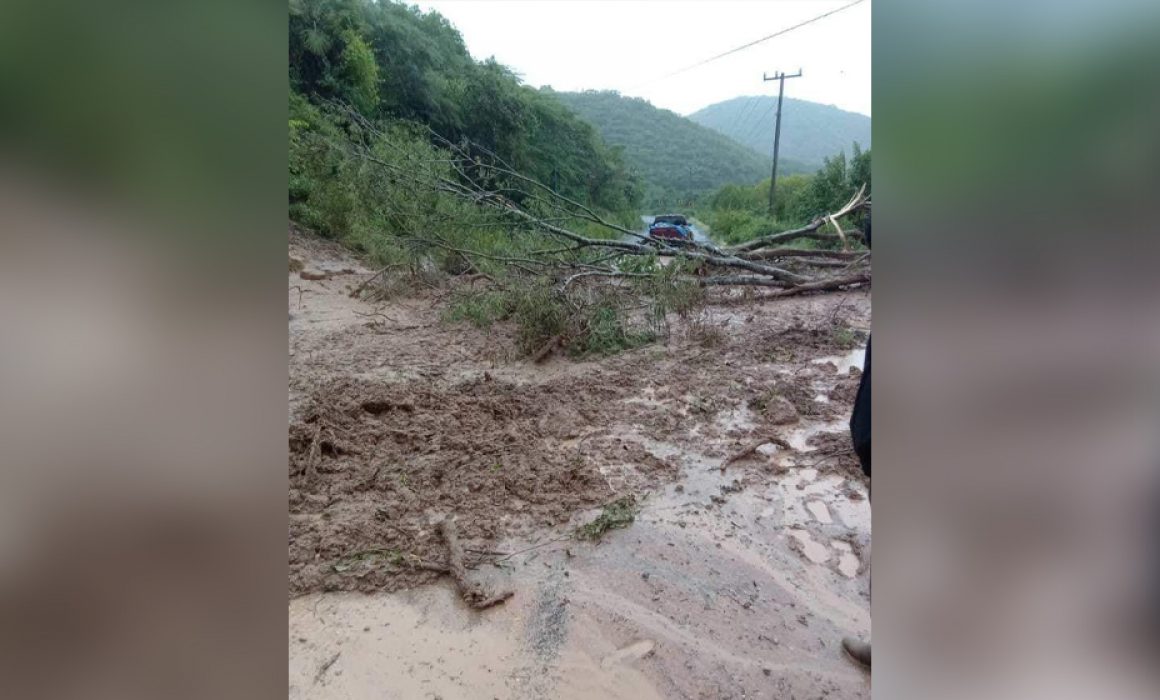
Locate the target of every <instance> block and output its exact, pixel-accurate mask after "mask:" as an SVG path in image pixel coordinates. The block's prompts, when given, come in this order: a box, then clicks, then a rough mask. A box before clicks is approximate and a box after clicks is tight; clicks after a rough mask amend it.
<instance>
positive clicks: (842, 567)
mask: <svg viewBox="0 0 1160 700" xmlns="http://www.w3.org/2000/svg"><path fill="white" fill-rule="evenodd" d="M830 546H832V547H833V548H834V549H836V550H838V571H840V572H841V573H842V575H843V576H845V577H846V578H854V577H855V576H857V575H858V566H859V564H860V562H859V561H858V557H857V556H855V555H854V549H853V547H851V546H850V543H849V542H843V541H842V540H830Z"/></svg>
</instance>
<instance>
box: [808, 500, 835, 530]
mask: <svg viewBox="0 0 1160 700" xmlns="http://www.w3.org/2000/svg"><path fill="white" fill-rule="evenodd" d="M806 508H808V509H809V511H810V513H811V514H812V515H813V516H814V518H816V519H817V521H818V522H819V523H823V524H826V525H829V524H830V523H832V522H834V519H833V518H831V517H830V509H829V508H826V504H825V503H822V502H821V501H810V502H808V503H806Z"/></svg>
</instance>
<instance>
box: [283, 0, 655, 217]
mask: <svg viewBox="0 0 1160 700" xmlns="http://www.w3.org/2000/svg"><path fill="white" fill-rule="evenodd" d="M289 30H290V46H289V49H290V51H289V59H290V60H289V73H290V88H291V127H292V129H298V130H300V131H302V130H305V131H306V132H310V133H318V132H320V131H321V130H322V129H323V127H324V125H323V124H321V122H323V121H325V119H323V118H322V117H321V116H319V115H317V114H316V113H315V110H314V108H313V105H317V104H325V103H327V102H328V101H338V102H341V103H346V104H349V105H352V106H353V107H354V108H356V109H357V110H358V111H359V112H361V113H362V114H363V115H364V116H366V117H367V118H369V119H371V120H374V121H375V122H377V123H379V124H382V125H384V126H386V125H392V124H395V125H401V124H404V123H405V124H410V125H418V126H419V130H420V132H422V131H423V130H425V129H431V130H432V131H434V132H436V133H438V134H439V135H441V136H442V137H445V138H447V139H449V140H450V141H453V142H467V141H470V142H471V143H472V144H475V146H473V148H475V147H478V148H479V149H480V152H481V153H482V152H484V151H483V150H482V149H486V152H488V153H494V154H497V155H498V156H499V157H500V158H502V159H503V160H504V162H505V163H508V164H511V165H512V167H514V168H516V169H517V170H519V171H520V172H522V173H524V174H527V175H530V176H531V177H534V178H536V179H538V180H541V181H543V182H552V183H554V184H555V185H556V187H557V189H558V190H559V191H560V192H562V193H563V194H565V195H566V196H568V197H570V198H572V199H576V200H578V201H582V202H585V203H587V204H590V205H593V206H596V207H598V208H600V209H603V210H605V211H613V212H625V211H629V210H635V209H636V208H637V207H638V206H639V200H640V194H641V193H640V190H639V182H638V181H637V180H636V178H634V177H632V176H631V175H630V174H629V173H628V170H627V168H626V167H625V164H624V163H623V162H622V160H621V157H620V154H619V153H617V151H616V150H615V149H612V148H609V147H608V146H606V145H605V143H604V141H603V140H602V139H601V138H600V135H599V133H598V132H597V131H596V129H594V128H593V127H592V125H590V124H588V123H587V122H585V121H583V120H582V119H579V118H577V117H576V115H575V114H573V113H572V112H571V111H570V110H569V109H567V108H566V107H564V106H563V105H562V104H560V102H559V101H557V100H556V99H555V98H553V97H552V96H551V95H548V94H545V93H543V92H541V91H539V90H536V89H533V88H531V87H528V86H526V85H523V84H522V83H521V82H520V80H519V79H518V78H517V77H516V75H515V74H514V73H513V72H512V71H511V70H510V69H508V68H506V67H504V66H502V65H500V64H498V63H496V62H495V61H493V60H486V61H476V60H474V59H473V58H472V56H471V55H470V54H469V53H468V51H467V48H466V46H465V45H464V42H463V37H462V36H461V35H460V34H459V32H458V31H457V30H456V29H455V28H454V27H453V26H452V25H451V24H450V23H449V22H448V21H447V19H446V18H444V17H443V16H442V15H440V14H439V13H437V12H424V11H422V10H420V9H418V8H417V7H414V6H410V5H406V4H403V3H399V2H389V1H387V0H380V1H376V0H291V1H290V26H289ZM292 155H294V154H293V153H292ZM301 155H303V157H306V156H307V155H309V154H308V153H307V152H306V150H305V149H304V150H303V152H302V153H301ZM291 161H292V163H291V165H292V172H291V182H292V185H295V188H292V189H294V191H292V192H291V199H292V202H295V201H297V202H299V203H305V205H311V204H312V202H316V201H318V200H320V198H321V193H319V192H318V191H317V190H318V187H313V188H312V185H321V184H326V183H319V182H318V181H317V180H310V179H309V178H307V177H306V176H305V175H303V174H302V173H295V172H294V168H295V167H299V166H296V165H295V161H294V158H292V159H291ZM302 167H304V166H302ZM300 169H301V168H300ZM312 189H313V190H315V191H314V194H313V195H312V194H311V190H312ZM307 223H311V224H312V225H314V226H318V227H320V224H317V223H314V222H307Z"/></svg>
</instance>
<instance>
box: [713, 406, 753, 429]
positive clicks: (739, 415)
mask: <svg viewBox="0 0 1160 700" xmlns="http://www.w3.org/2000/svg"><path fill="white" fill-rule="evenodd" d="M754 417H755V416H754V413H753V411H752V410H751V409H750V408H749V407H748V406H744V405H742V406H739V407H738V408H734V409H732V410H730V411H725V412H722V413H721V414H720V415H718V416H717V421H716V422H717V425H718V427H720V429H721V430H722V431H723V432H726V433H728V432H730V431H734V430H736V431H742V432H745V431H750V430H753V429H754V428H756V427H757V422H756V421H754Z"/></svg>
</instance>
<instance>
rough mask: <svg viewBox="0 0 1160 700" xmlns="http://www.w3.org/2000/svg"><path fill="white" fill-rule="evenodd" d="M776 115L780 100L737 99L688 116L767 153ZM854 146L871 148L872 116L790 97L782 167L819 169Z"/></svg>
mask: <svg viewBox="0 0 1160 700" xmlns="http://www.w3.org/2000/svg"><path fill="white" fill-rule="evenodd" d="M776 111H777V98H776V97H767V96H760V97H735V98H733V99H732V100H726V101H725V102H718V103H717V104H713V105H709V106H708V107H705V108H704V109H702V110H699V111H697V112H694V113H693V114H690V115H689V117H688V118H689V119H690V120H692V121H693V122H696V123H697V124H700V125H702V126H706V127H709V128H710V129H713V130H714V131H717V132H718V133H720V134H723V135H725V136H728V137H729V138H731V139H733V140H734V141H736V142H738V143H740V144H743V145H745V146H748V147H749V148H751V149H757V150H759V151H761V152H763V153H764V152H765V151H767V150H769V149H770V148H771V144H772V143H773V126H774V118H775V113H776ZM854 142H857V143H858V144H859V145H860V146H861V147H862V148H863V149H864V150H868V149H869V148H870V117H867V116H866V115H864V114H856V113H854V112H846V111H844V110H841V109H838V108H837V107H833V106H831V105H823V104H818V103H816V102H806V101H805V100H795V99H792V98H788V97H787V98H786V99H785V101H784V103H783V105H782V117H781V158H782V159H783V160H782V162H783V163H784V162H787V160H796V161H801V162H803V163H806V164H808V165H810V166H813V167H818V166H820V165H821V164H822V159H823V158H826V157H828V156H833V155H834V154H836V153H838V152H839V151H845V152H846V154H847V155H849V154H850V149H851V145H852V144H853V143H854ZM783 172H785V173H786V174H787V175H789V174H791V173H790V171H786V170H783Z"/></svg>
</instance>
